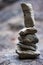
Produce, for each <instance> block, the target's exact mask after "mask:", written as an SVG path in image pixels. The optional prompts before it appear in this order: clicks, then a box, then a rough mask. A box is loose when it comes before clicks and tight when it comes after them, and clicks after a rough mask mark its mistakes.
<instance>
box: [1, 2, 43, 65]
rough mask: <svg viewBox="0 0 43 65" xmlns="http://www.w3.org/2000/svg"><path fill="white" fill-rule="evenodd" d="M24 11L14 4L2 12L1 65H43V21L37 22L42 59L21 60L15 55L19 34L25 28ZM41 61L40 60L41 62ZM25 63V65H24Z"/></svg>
mask: <svg viewBox="0 0 43 65" xmlns="http://www.w3.org/2000/svg"><path fill="white" fill-rule="evenodd" d="M18 6H19V8H18ZM23 21H24V19H23V13H22V9H21V7H20V5H19V3H18V4H17V3H16V4H13V5H10V6H9V7H7V8H5V9H3V10H2V11H0V65H33V63H34V65H36V64H37V65H43V21H40V20H38V21H35V26H36V28H37V30H38V32H37V36H38V38H39V43H38V44H37V45H38V49H39V50H40V51H41V55H40V58H38V59H36V60H34V59H33V60H19V59H18V58H17V54H16V53H15V49H16V44H17V43H18V39H17V38H18V32H19V30H20V29H22V28H23V27H24V22H23ZM39 59H40V60H39ZM24 62H25V63H24Z"/></svg>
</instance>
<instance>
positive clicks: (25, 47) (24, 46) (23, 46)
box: [17, 44, 36, 51]
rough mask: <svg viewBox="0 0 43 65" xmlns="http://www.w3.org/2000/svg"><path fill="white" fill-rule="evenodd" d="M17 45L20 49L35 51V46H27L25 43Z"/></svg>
mask: <svg viewBox="0 0 43 65" xmlns="http://www.w3.org/2000/svg"><path fill="white" fill-rule="evenodd" d="M17 46H18V47H19V48H20V49H21V50H26V51H27V50H33V51H36V48H35V47H33V46H27V45H24V44H17Z"/></svg>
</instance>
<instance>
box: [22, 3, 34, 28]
mask: <svg viewBox="0 0 43 65" xmlns="http://www.w3.org/2000/svg"><path fill="white" fill-rule="evenodd" d="M21 7H22V10H23V13H24V21H25V22H24V23H25V27H31V26H32V27H33V26H34V14H33V9H32V5H31V4H30V3H29V4H25V3H22V4H21Z"/></svg>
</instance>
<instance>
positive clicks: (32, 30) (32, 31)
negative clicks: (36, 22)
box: [19, 27, 37, 36]
mask: <svg viewBox="0 0 43 65" xmlns="http://www.w3.org/2000/svg"><path fill="white" fill-rule="evenodd" d="M35 33H37V30H36V29H35V28H33V27H29V28H23V29H22V30H20V31H19V34H20V36H25V35H27V34H35Z"/></svg>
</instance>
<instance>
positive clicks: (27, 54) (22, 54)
mask: <svg viewBox="0 0 43 65" xmlns="http://www.w3.org/2000/svg"><path fill="white" fill-rule="evenodd" d="M16 53H17V54H18V55H19V58H21V59H26V58H28V59H29V58H31V59H32V58H37V57H38V56H39V55H40V52H39V51H38V50H36V51H32V50H28V51H21V50H20V49H18V48H17V50H16Z"/></svg>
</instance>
